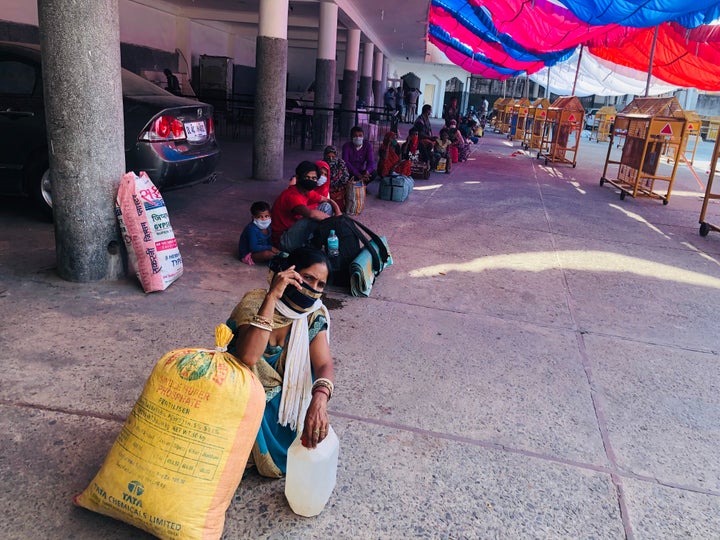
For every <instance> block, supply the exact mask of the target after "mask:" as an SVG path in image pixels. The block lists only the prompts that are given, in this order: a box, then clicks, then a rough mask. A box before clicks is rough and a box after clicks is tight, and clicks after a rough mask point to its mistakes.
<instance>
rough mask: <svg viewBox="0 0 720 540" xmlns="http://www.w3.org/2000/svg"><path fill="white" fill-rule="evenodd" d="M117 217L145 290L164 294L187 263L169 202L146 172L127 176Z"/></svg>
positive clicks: (119, 195)
mask: <svg viewBox="0 0 720 540" xmlns="http://www.w3.org/2000/svg"><path fill="white" fill-rule="evenodd" d="M115 214H116V215H117V219H118V223H119V224H120V233H121V234H122V237H123V240H124V241H125V245H126V246H127V250H128V256H129V259H130V266H131V268H132V270H133V271H134V272H136V273H137V276H138V279H139V280H140V283H141V284H142V288H143V290H144V291H145V292H146V293H150V292H154V291H164V290H165V289H167V288H168V286H169V285H170V284H171V283H172V282H173V281H175V280H176V279H177V278H179V277H180V276H181V275H182V273H183V264H182V258H181V257H180V251H179V250H178V245H177V241H176V240H175V234H174V233H173V230H172V226H171V225H170V217H169V216H168V211H167V207H166V206H165V201H164V200H163V198H162V195H160V191H159V190H158V188H157V187H155V184H153V182H152V180H150V178H149V177H148V175H147V174H146V173H145V172H141V173H140V174H139V175H137V174H135V173H134V172H129V173H126V174H124V175H123V177H122V180H121V181H120V188H119V189H118V194H117V199H116V201H115Z"/></svg>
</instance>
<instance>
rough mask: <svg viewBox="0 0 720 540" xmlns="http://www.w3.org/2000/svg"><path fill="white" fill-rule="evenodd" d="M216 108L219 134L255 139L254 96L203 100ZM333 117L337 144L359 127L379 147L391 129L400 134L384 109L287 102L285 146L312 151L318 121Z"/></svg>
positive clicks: (394, 119) (393, 117) (392, 116)
mask: <svg viewBox="0 0 720 540" xmlns="http://www.w3.org/2000/svg"><path fill="white" fill-rule="evenodd" d="M199 99H200V100H201V101H204V102H206V103H210V104H211V105H213V106H214V108H215V118H214V120H215V130H216V132H217V133H218V134H219V135H224V136H229V137H232V138H233V139H248V138H252V136H253V131H254V128H255V105H254V100H253V98H252V96H237V97H234V98H233V99H227V100H218V99H204V98H203V96H199ZM330 114H332V140H333V142H334V144H336V145H337V144H340V142H342V141H346V140H349V139H350V129H351V128H352V127H353V126H360V127H361V128H362V129H363V132H364V134H365V138H366V139H367V140H368V141H370V142H372V143H373V144H374V145H376V146H378V145H379V144H380V142H381V141H382V138H383V137H384V135H385V133H386V132H387V131H389V130H390V129H394V130H395V131H397V123H398V117H397V113H396V112H395V111H392V112H390V111H386V110H385V109H384V108H381V107H368V108H365V109H343V108H342V107H340V106H335V107H332V108H330V107H315V106H314V104H312V103H310V102H302V101H300V100H288V103H287V106H286V110H285V144H286V145H290V146H295V145H297V147H298V148H299V149H301V150H305V149H306V148H312V147H313V145H314V141H315V140H316V139H315V137H316V133H315V130H316V129H322V128H323V126H319V125H318V124H319V122H318V121H317V119H318V118H320V117H321V116H324V117H325V118H329V116H330ZM317 136H318V137H320V135H319V134H318V135H317Z"/></svg>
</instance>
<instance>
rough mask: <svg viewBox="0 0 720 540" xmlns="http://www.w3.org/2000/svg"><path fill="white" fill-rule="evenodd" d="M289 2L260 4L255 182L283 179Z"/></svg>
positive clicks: (269, 0) (262, 1) (276, 0)
mask: <svg viewBox="0 0 720 540" xmlns="http://www.w3.org/2000/svg"><path fill="white" fill-rule="evenodd" d="M288 1H289V0H260V8H259V14H260V17H259V21H258V37H257V50H256V53H255V66H256V76H257V82H256V84H255V126H254V130H253V172H252V175H253V178H255V179H256V180H279V179H280V178H282V176H283V162H284V160H285V93H286V90H287V57H288V42H287V20H288V19H287V18H288Z"/></svg>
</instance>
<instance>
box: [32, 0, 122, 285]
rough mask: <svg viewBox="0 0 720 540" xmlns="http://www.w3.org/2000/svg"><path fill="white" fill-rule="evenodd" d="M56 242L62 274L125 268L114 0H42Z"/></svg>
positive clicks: (112, 273)
mask: <svg viewBox="0 0 720 540" xmlns="http://www.w3.org/2000/svg"><path fill="white" fill-rule="evenodd" d="M38 22H39V27H40V44H41V47H42V63H43V85H44V93H45V123H46V125H47V131H48V143H49V144H48V146H49V148H50V152H49V154H50V175H51V181H52V197H53V214H54V218H55V249H56V253H57V266H58V272H59V274H60V276H61V277H62V278H63V279H66V280H68V281H77V282H83V283H84V282H91V281H99V280H104V279H117V278H118V277H120V276H121V275H122V274H123V268H122V259H121V255H120V242H121V239H120V235H119V229H118V225H117V219H116V217H115V204H114V203H115V196H116V195H117V189H118V186H119V185H120V178H121V176H122V174H123V173H124V172H125V151H124V144H123V138H124V129H123V107H122V85H121V80H120V22H119V16H118V5H117V2H97V1H96V0H38Z"/></svg>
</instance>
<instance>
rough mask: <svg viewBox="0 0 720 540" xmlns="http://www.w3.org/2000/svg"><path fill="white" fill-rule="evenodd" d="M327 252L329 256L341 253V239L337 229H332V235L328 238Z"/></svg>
mask: <svg viewBox="0 0 720 540" xmlns="http://www.w3.org/2000/svg"><path fill="white" fill-rule="evenodd" d="M327 254H328V257H337V256H338V255H340V240H338V237H337V235H336V234H335V230H334V229H331V230H330V236H328V239H327Z"/></svg>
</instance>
